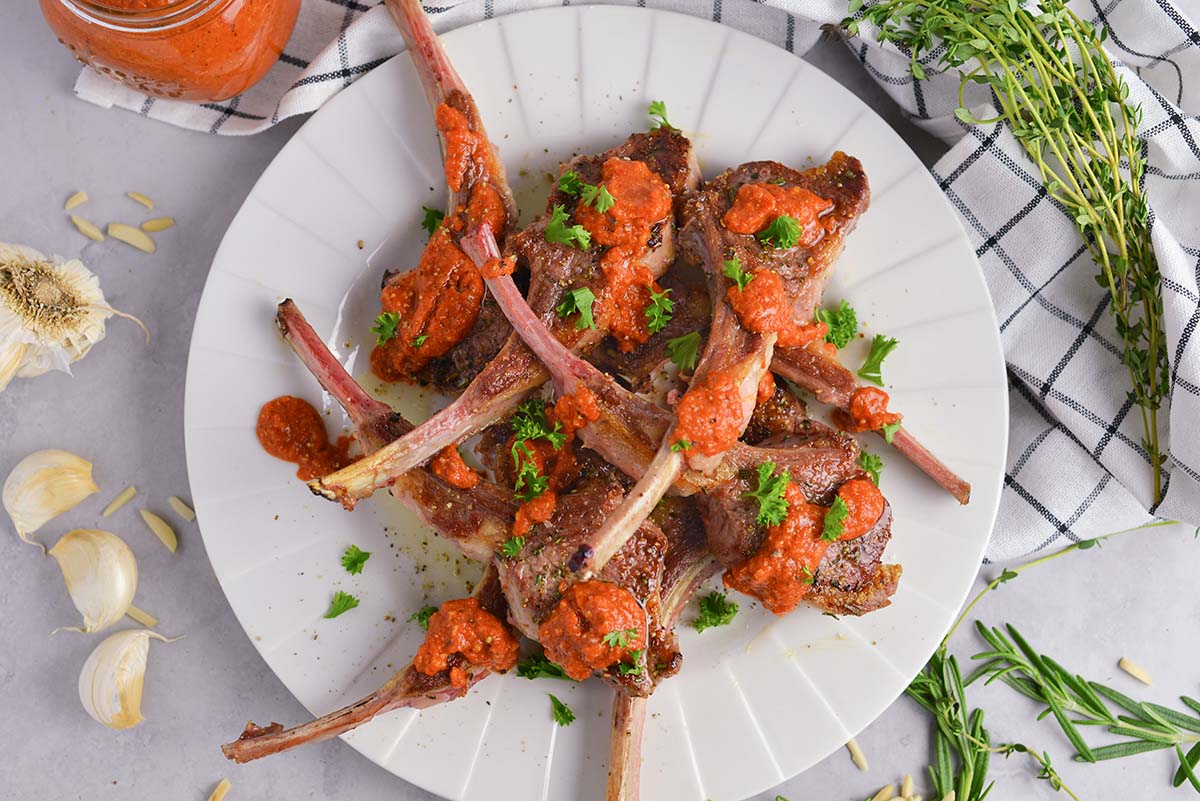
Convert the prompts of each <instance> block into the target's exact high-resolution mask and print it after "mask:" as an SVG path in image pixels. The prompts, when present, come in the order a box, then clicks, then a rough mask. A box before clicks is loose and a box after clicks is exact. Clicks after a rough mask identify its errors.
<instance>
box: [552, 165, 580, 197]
mask: <svg viewBox="0 0 1200 801" xmlns="http://www.w3.org/2000/svg"><path fill="white" fill-rule="evenodd" d="M583 186H584V184H583V181H581V180H580V179H579V173H577V172H575V171H574V170H567V171H566V172H564V173H563V174H562V175H560V176H558V189H559V191H560V192H565V193H566V194H568V195H578V194H579V193H580V192H582V191H583Z"/></svg>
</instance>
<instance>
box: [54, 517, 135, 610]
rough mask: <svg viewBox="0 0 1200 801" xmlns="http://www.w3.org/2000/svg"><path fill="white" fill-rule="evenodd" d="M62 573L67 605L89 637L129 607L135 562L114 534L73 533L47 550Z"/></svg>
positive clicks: (93, 531)
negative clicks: (72, 607) (75, 610)
mask: <svg viewBox="0 0 1200 801" xmlns="http://www.w3.org/2000/svg"><path fill="white" fill-rule="evenodd" d="M50 555H51V556H53V557H54V558H55V560H56V561H57V562H58V566H59V568H61V569H62V574H63V578H64V579H66V582H67V592H68V593H70V595H71V602H72V603H74V604H75V608H76V609H78V610H79V613H80V614H81V615H83V631H84V632H86V633H88V634H91V633H93V632H97V631H102V630H104V629H106V628H108V627H109V626H111V625H112V624H113V623H116V622H117V621H118V620H120V619H121V618H122V617H124V616H125V613H126V612H128V611H129V607H130V606H131V605H132V604H133V593H134V591H135V590H136V589H137V560H136V559H134V558H133V551H131V550H129V546H128V545H126V544H125V541H124V540H122V539H121V538H120V537H118V536H117V535H116V534H110V533H109V532H107V531H97V530H96V529H76V530H75V531H72V532H70V533H68V534H66V535H65V536H63V538H62V539H60V540H59V541H58V543H57V544H55V546H54V547H53V548H51V549H50Z"/></svg>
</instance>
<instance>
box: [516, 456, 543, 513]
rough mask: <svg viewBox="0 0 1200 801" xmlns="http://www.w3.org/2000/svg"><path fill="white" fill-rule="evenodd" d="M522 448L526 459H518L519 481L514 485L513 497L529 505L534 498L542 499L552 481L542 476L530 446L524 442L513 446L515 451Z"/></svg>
mask: <svg viewBox="0 0 1200 801" xmlns="http://www.w3.org/2000/svg"><path fill="white" fill-rule="evenodd" d="M518 447H520V448H521V449H522V450H523V451H524V454H525V458H524V459H520V458H518V465H517V479H516V481H515V482H514V483H513V497H514V498H516V499H517V500H518V501H521V502H522V503H528V502H529V501H532V500H533V499H534V498H540V497H541V496H542V495H543V494H545V492H546V490H547V489H549V487H550V479H548V478H547V477H546V476H544V475H542V473H541V471H540V470H538V466H537V464H536V463H535V462H534V461H533V458H532V453H531V452H530V450H529V446H528V445H526V444H525V443H524V442H522V443H520V444H519V445H514V446H513V451H514V452H515V451H516V449H517V448H518Z"/></svg>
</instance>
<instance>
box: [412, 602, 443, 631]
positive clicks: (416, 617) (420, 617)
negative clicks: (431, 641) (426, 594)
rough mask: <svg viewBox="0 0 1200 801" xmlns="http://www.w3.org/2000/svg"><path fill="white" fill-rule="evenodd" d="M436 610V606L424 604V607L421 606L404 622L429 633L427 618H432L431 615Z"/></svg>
mask: <svg viewBox="0 0 1200 801" xmlns="http://www.w3.org/2000/svg"><path fill="white" fill-rule="evenodd" d="M437 610H438V608H437V607H436V606H430V605H429V604H425V606H422V607H421V608H420V609H418V610H417V611H415V612H413V613H412V614H411V615H409V616H408V620H406V621H405V622H406V623H416V624H417V625H418V626H420V627H421V628H422V629H424V630H425V631H429V618H431V617H433V613H434V612H436V611H437Z"/></svg>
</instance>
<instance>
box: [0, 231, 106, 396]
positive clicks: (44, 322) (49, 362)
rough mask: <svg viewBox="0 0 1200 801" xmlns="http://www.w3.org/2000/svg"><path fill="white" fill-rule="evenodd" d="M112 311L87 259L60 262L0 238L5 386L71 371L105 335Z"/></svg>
mask: <svg viewBox="0 0 1200 801" xmlns="http://www.w3.org/2000/svg"><path fill="white" fill-rule="evenodd" d="M113 314H114V311H113V310H112V309H111V308H110V307H109V306H108V304H107V303H105V301H104V293H103V292H102V291H101V290H100V281H99V279H97V278H96V276H95V274H93V273H92V272H91V271H90V270H88V268H86V267H84V266H83V262H81V261H79V260H78V259H72V260H70V261H65V262H60V263H55V262H53V261H51V260H50V259H48V258H46V256H45V255H43V254H42V253H40V252H38V251H36V250H34V249H33V248H31V247H26V246H24V245H10V244H7V243H3V242H0V391H3V390H4V388H5V387H7V386H8V383H9V381H11V380H12V379H13V378H18V377H19V378H32V377H34V376H39V375H41V374H42V373H45V372H46V371H48V370H61V371H63V372H64V373H70V372H71V363H72V362H76V361H79V360H80V359H82V358H83V357H84V356H86V355H87V353H88V351H90V350H91V349H92V346H93V345H95V344H96V343H97V342H99V341H100V340H102V339H104V323H105V321H106V320H107V319H108V318H109V317H111V316H112V315H113Z"/></svg>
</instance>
